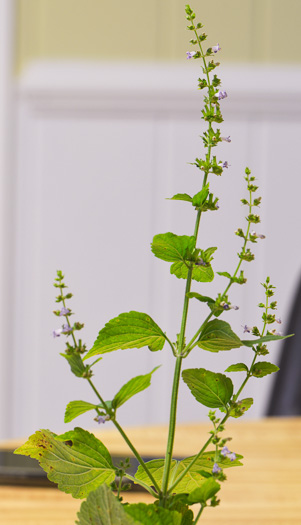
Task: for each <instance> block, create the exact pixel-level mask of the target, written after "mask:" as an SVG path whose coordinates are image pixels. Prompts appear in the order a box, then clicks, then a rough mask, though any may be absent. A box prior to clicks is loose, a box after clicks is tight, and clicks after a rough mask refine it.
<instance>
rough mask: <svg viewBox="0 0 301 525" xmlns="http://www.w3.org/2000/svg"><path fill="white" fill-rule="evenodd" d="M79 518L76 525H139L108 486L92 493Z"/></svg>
mask: <svg viewBox="0 0 301 525" xmlns="http://www.w3.org/2000/svg"><path fill="white" fill-rule="evenodd" d="M77 517H78V520H79V521H76V525H91V524H92V523H93V525H139V524H138V523H137V521H135V520H134V519H133V518H131V516H129V515H128V514H127V513H126V512H125V509H124V507H123V505H122V504H121V503H120V501H118V499H117V498H116V496H114V494H113V493H112V491H111V490H110V489H109V487H107V486H106V485H101V486H100V487H98V489H96V490H94V491H93V492H90V494H89V495H88V497H87V500H86V501H83V503H82V504H81V507H80V511H79V512H78V513H77Z"/></svg>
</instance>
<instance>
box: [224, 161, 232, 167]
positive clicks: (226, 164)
mask: <svg viewBox="0 0 301 525" xmlns="http://www.w3.org/2000/svg"><path fill="white" fill-rule="evenodd" d="M229 166H230V164H229V163H228V161H227V160H225V162H223V168H229Z"/></svg>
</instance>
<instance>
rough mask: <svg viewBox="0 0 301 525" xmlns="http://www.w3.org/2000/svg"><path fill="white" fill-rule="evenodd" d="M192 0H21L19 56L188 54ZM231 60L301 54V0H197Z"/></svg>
mask: <svg viewBox="0 0 301 525" xmlns="http://www.w3.org/2000/svg"><path fill="white" fill-rule="evenodd" d="M186 3H187V0H18V1H17V8H18V9H17V43H16V64H17V69H18V70H20V69H22V68H23V67H24V66H25V65H26V64H27V63H28V62H29V61H31V60H36V59H44V58H45V59H57V58H59V59H66V58H67V59H68V58H72V59H76V58H80V59H92V60H95V59H96V60H99V59H100V60H103V59H106V60H143V59H145V60H181V59H183V56H184V55H185V51H186V50H187V49H190V47H189V45H188V39H189V37H190V33H189V32H188V31H186V30H185V25H186V21H185V14H184V7H185V4H186ZM191 7H192V8H193V9H194V10H195V11H196V13H197V16H198V19H199V20H202V22H203V23H204V24H205V30H206V32H208V33H209V35H210V39H209V41H208V44H210V45H212V44H216V43H217V42H219V43H220V45H221V46H222V48H223V60H226V61H236V62H237V61H240V62H241V61H249V62H252V61H257V62H258V61H270V62H300V61H301V51H300V42H299V40H300V30H301V22H300V20H301V0H193V1H192V2H191Z"/></svg>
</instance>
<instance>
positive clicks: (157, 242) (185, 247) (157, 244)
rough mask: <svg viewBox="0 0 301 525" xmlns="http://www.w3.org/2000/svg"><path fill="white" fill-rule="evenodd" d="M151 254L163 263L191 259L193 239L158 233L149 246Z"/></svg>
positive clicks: (193, 247) (169, 233)
mask: <svg viewBox="0 0 301 525" xmlns="http://www.w3.org/2000/svg"><path fill="white" fill-rule="evenodd" d="M151 249H152V252H153V254H154V255H155V256H156V257H158V258H159V259H162V260H163V261H168V262H174V261H184V260H187V259H189V258H190V257H191V255H192V252H193V251H194V249H195V237H193V236H192V237H188V236H187V235H175V234H174V233H171V232H168V233H159V234H158V235H155V237H154V238H153V242H152V245H151Z"/></svg>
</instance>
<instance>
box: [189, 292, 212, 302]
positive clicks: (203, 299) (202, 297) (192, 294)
mask: <svg viewBox="0 0 301 525" xmlns="http://www.w3.org/2000/svg"><path fill="white" fill-rule="evenodd" d="M186 295H187V297H189V298H190V299H197V300H198V301H201V303H207V304H208V303H210V304H214V303H215V299H212V297H208V296H207V295H201V294H199V293H196V292H189V293H187V294H186Z"/></svg>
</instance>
